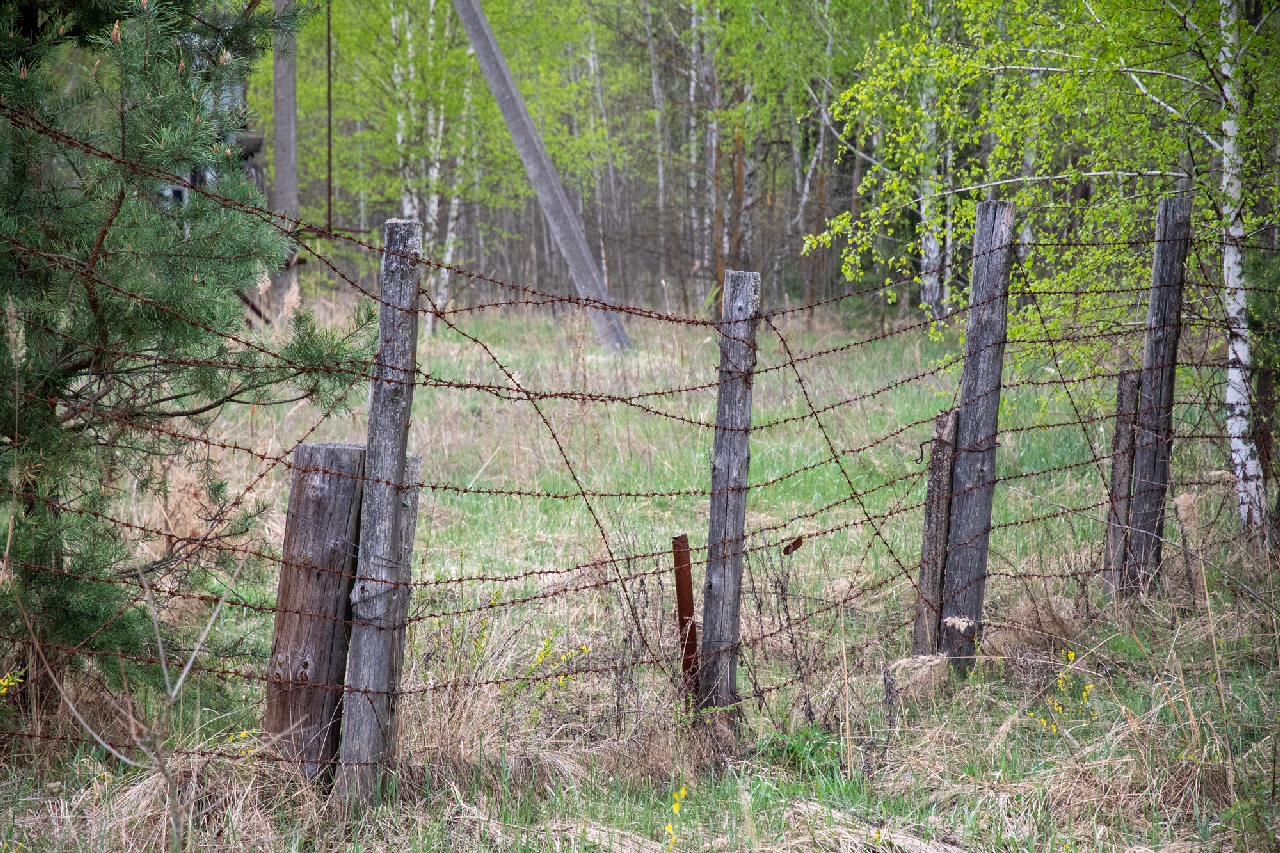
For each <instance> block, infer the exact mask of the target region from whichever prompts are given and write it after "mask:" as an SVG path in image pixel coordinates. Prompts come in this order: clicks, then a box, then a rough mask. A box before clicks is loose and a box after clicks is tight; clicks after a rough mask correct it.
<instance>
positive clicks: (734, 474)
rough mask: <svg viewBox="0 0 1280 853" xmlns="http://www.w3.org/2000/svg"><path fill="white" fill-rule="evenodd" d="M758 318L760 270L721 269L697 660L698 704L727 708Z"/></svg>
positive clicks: (732, 695) (733, 675)
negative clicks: (717, 380)
mask: <svg viewBox="0 0 1280 853" xmlns="http://www.w3.org/2000/svg"><path fill="white" fill-rule="evenodd" d="M759 320H760V273H755V272H737V271H734V270H725V274H724V311H723V313H722V315H721V318H720V387H719V390H718V392H717V394H716V433H715V442H714V445H713V447H712V451H711V521H710V524H709V526H708V531H707V577H706V583H705V586H704V587H703V599H702V654H701V660H700V661H699V666H698V707H699V708H727V707H729V706H731V705H732V704H733V703H734V701H735V699H736V694H737V676H738V666H737V664H738V636H739V628H740V625H739V614H740V610H741V603H742V559H743V545H744V544H745V539H744V530H745V527H746V520H747V471H748V468H749V467H750V464H751V434H750V432H749V430H750V429H751V382H752V374H753V372H754V371H755V366H756V325H757V324H758V323H759Z"/></svg>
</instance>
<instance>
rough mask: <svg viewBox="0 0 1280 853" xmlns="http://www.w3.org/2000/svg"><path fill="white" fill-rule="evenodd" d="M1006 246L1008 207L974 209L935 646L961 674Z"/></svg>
mask: <svg viewBox="0 0 1280 853" xmlns="http://www.w3.org/2000/svg"><path fill="white" fill-rule="evenodd" d="M1013 242H1014V237H1013V204H1012V203H1011V202H1007V201H986V202H981V203H979V204H978V215H977V222H976V223H975V232H974V235H973V279H972V281H973V285H972V287H971V288H970V291H969V317H968V322H967V324H966V326H965V356H964V371H963V373H961V377H960V408H959V423H958V425H957V428H956V459H955V464H954V466H953V468H952V489H951V491H952V495H953V497H952V498H951V521H950V529H949V530H948V533H947V561H946V574H945V576H944V577H943V579H942V639H941V643H940V649H941V650H942V651H944V652H946V653H947V655H948V656H949V657H951V658H952V659H953V660H952V662H953V664H954V665H955V666H956V667H958V668H959V669H962V670H965V671H967V670H968V669H969V668H970V666H972V663H973V654H974V644H975V641H976V640H977V636H978V629H979V626H980V625H981V623H982V602H983V596H984V595H985V592H986V583H987V542H988V539H989V537H990V535H991V501H992V498H993V497H994V495H995V488H996V434H997V430H998V429H999V416H1000V380H1001V375H1002V373H1003V371H1004V345H1005V337H1006V334H1005V333H1006V330H1007V325H1008V315H1007V307H1008V300H1009V257H1010V253H1011V250H1012V248H1013Z"/></svg>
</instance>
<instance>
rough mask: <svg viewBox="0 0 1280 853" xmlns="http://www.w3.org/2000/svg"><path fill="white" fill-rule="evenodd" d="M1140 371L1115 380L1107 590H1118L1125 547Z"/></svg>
mask: <svg viewBox="0 0 1280 853" xmlns="http://www.w3.org/2000/svg"><path fill="white" fill-rule="evenodd" d="M1141 384H1142V372H1141V371H1139V370H1122V371H1120V376H1119V379H1118V380H1117V382H1116V431H1115V434H1114V435H1113V436H1112V437H1111V486H1110V490H1109V495H1110V500H1109V506H1108V509H1107V540H1106V546H1105V550H1104V551H1103V554H1102V584H1103V587H1104V588H1105V589H1106V591H1107V592H1108V594H1110V595H1115V594H1116V593H1117V592H1118V591H1119V590H1120V573H1121V571H1123V569H1124V565H1125V562H1126V560H1127V556H1128V551H1129V520H1130V519H1129V510H1130V503H1131V502H1132V499H1133V442H1134V426H1135V424H1136V422H1137V418H1138V390H1139V388H1140V387H1141Z"/></svg>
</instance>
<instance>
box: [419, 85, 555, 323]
mask: <svg viewBox="0 0 1280 853" xmlns="http://www.w3.org/2000/svg"><path fill="white" fill-rule="evenodd" d="M462 104H463V107H462V119H461V121H459V122H458V126H459V127H462V128H464V129H465V128H466V127H467V126H468V124H469V120H470V118H471V79H470V78H468V79H467V81H466V83H464V84H463V87H462ZM465 171H466V158H465V157H464V156H463V155H462V154H458V157H457V160H456V162H455V163H454V174H453V187H452V189H451V190H450V192H449V213H448V215H447V216H446V218H445V226H444V241H443V243H442V244H441V246H442V253H441V256H440V263H441V264H443V266H441V267H440V268H439V269H438V270H436V275H435V279H436V286H435V296H434V299H435V304H436V308H437V310H440V311H443V310H445V307H446V306H447V305H448V304H449V269H448V268H449V266H450V265H451V264H453V254H454V243H455V242H456V240H455V237H454V235H455V234H456V233H457V230H458V213H459V211H460V210H461V207H462V182H463V175H464V173H465ZM537 221H538V220H537V218H534V219H533V222H534V223H537ZM531 242H535V244H536V241H531ZM534 275H537V270H536V269H535V270H534ZM438 325H439V324H438V323H437V322H436V315H435V314H427V330H428V334H432V335H434V334H435V332H436V328H437V326H438Z"/></svg>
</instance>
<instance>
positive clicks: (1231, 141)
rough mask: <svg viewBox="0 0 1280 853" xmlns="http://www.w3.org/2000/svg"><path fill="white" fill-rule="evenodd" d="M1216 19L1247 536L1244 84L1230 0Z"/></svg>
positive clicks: (1256, 515) (1258, 521) (1259, 490)
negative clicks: (1243, 197) (1241, 130)
mask: <svg viewBox="0 0 1280 853" xmlns="http://www.w3.org/2000/svg"><path fill="white" fill-rule="evenodd" d="M1219 10H1220V12H1219V19H1218V24H1219V28H1220V30H1221V36H1222V48H1221V50H1220V52H1219V54H1218V63H1219V70H1220V73H1221V79H1222V91H1223V97H1224V99H1225V103H1224V104H1223V118H1222V194H1223V202H1222V213H1223V220H1224V233H1223V249H1222V280H1223V282H1222V283H1223V285H1224V288H1225V291H1226V292H1225V294H1224V298H1223V302H1224V303H1225V305H1226V320H1227V347H1228V352H1227V390H1226V400H1225V404H1226V420H1227V437H1228V439H1229V440H1230V442H1231V464H1232V468H1233V469H1234V473H1235V476H1236V496H1237V500H1238V503H1239V509H1240V524H1241V526H1242V527H1243V529H1244V530H1245V532H1246V533H1247V534H1249V535H1251V536H1253V537H1261V535H1262V534H1263V532H1264V531H1265V525H1264V523H1263V521H1264V516H1263V512H1264V510H1263V503H1264V498H1263V484H1262V466H1261V465H1260V464H1259V462H1258V449H1257V446H1256V445H1255V444H1254V441H1253V435H1252V431H1251V429H1250V412H1249V409H1250V403H1249V367H1250V355H1249V323H1248V321H1249V313H1248V306H1247V302H1246V290H1245V280H1244V249H1243V243H1244V236H1245V235H1244V205H1243V199H1242V195H1243V193H1242V186H1241V178H1242V172H1243V170H1244V153H1243V152H1242V151H1241V148H1240V139H1239V134H1240V120H1241V118H1242V117H1243V112H1244V103H1243V97H1242V90H1243V89H1244V86H1243V85H1241V83H1242V81H1241V80H1240V79H1239V74H1240V71H1241V69H1242V65H1241V64H1240V62H1239V54H1238V52H1237V51H1238V47H1239V46H1238V29H1239V9H1238V8H1237V5H1236V0H1220V6H1219Z"/></svg>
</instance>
